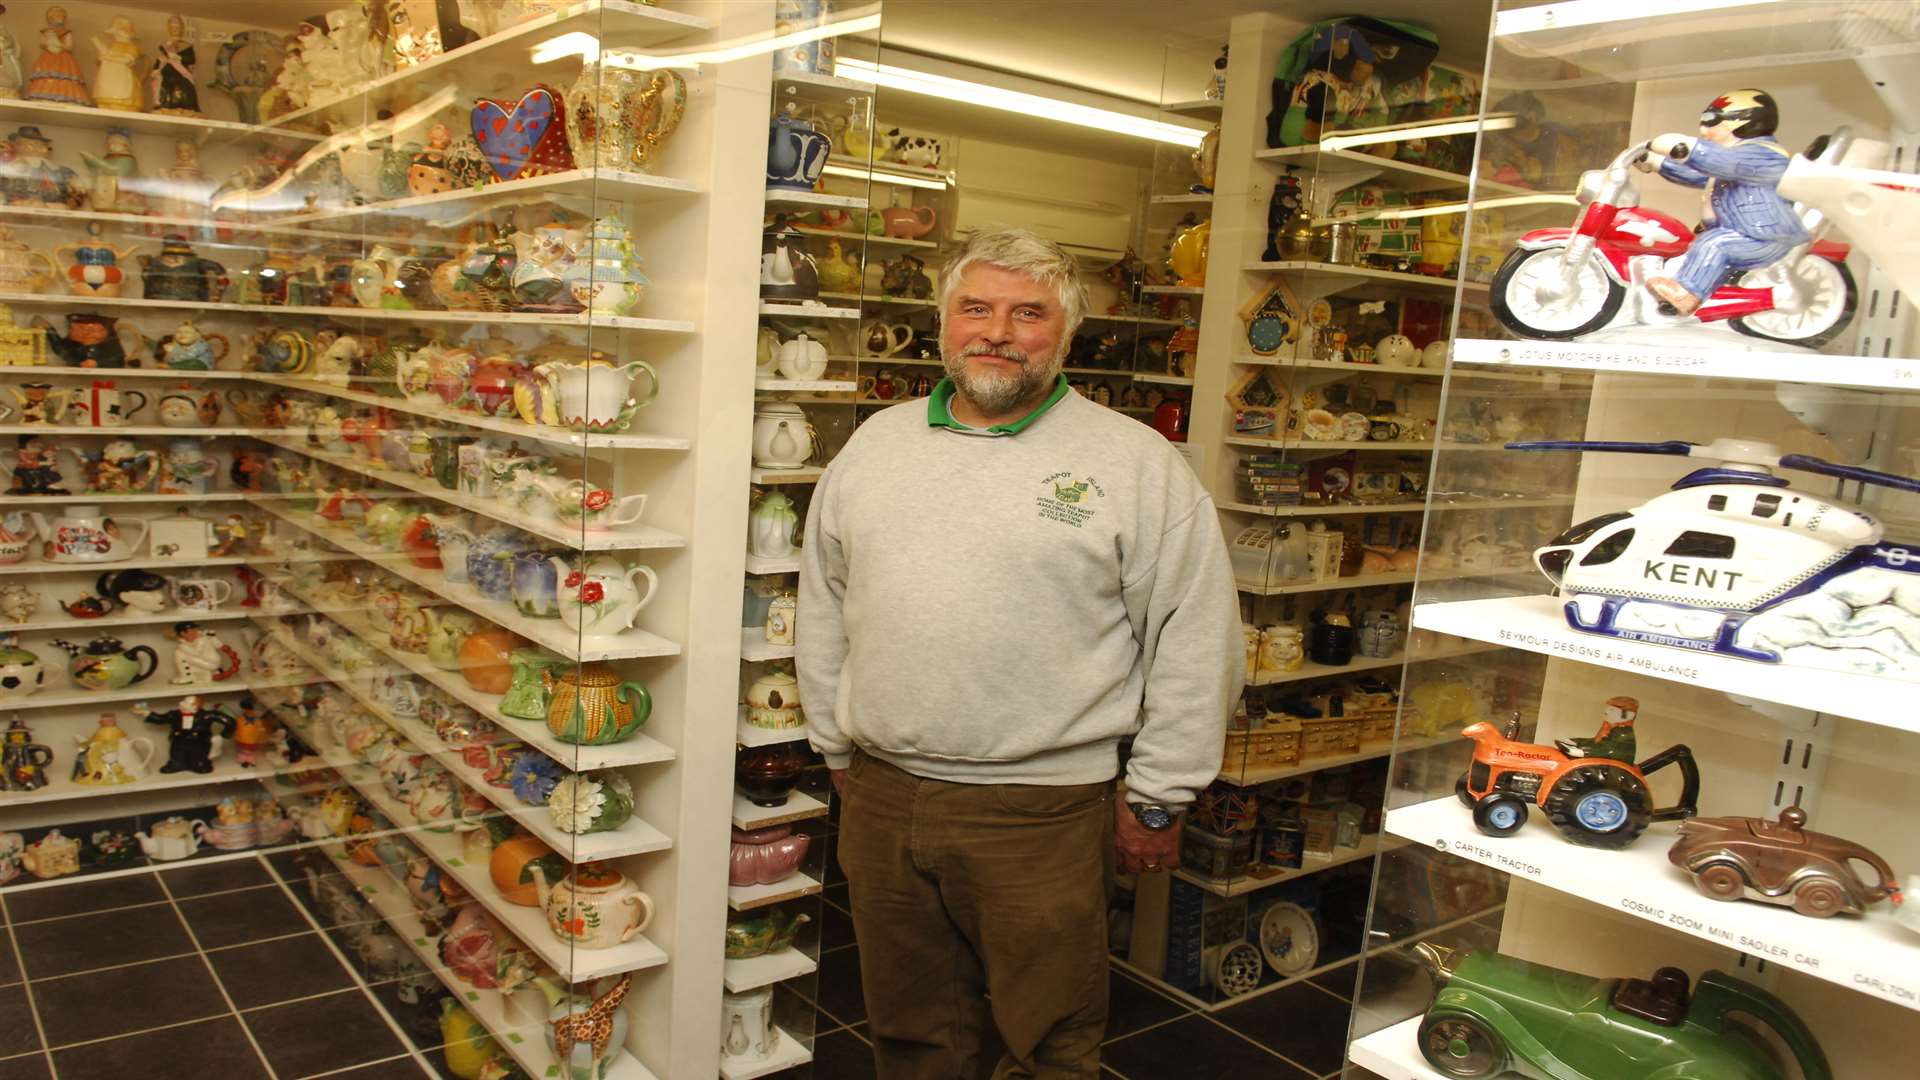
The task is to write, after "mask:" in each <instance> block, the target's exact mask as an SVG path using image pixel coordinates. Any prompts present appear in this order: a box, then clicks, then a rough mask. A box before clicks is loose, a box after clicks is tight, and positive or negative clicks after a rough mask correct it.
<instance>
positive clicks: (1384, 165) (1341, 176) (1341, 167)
mask: <svg viewBox="0 0 1920 1080" xmlns="http://www.w3.org/2000/svg"><path fill="white" fill-rule="evenodd" d="M1327 134H1328V135H1329V136H1331V135H1336V134H1343V133H1341V132H1328V133H1327ZM1253 156H1254V160H1256V161H1266V162H1271V163H1272V164H1275V165H1292V166H1294V167H1296V168H1298V169H1300V170H1301V172H1303V173H1304V174H1306V175H1307V176H1310V177H1316V178H1317V179H1318V180H1319V181H1320V182H1321V183H1323V184H1330V185H1331V186H1332V189H1333V190H1336V191H1337V190H1340V189H1342V188H1348V187H1352V186H1353V185H1355V184H1359V183H1373V184H1378V185H1380V186H1381V187H1388V188H1393V189H1394V190H1396V191H1408V192H1415V191H1448V190H1452V191H1460V192H1465V191H1466V189H1467V184H1468V183H1469V178H1468V177H1467V176H1466V175H1465V174H1462V173H1451V172H1443V171H1441V170H1440V169H1430V168H1428V167H1427V166H1425V165H1412V164H1408V163H1407V162H1404V161H1395V160H1393V159H1392V158H1384V157H1378V156H1375V155H1373V154H1363V153H1361V152H1360V151H1358V150H1322V149H1320V148H1319V147H1318V146H1282V147H1278V148H1275V149H1269V150H1256V151H1254V153H1253ZM1474 192H1475V194H1477V195H1479V196H1481V197H1485V196H1486V195H1488V194H1491V193H1497V194H1504V195H1538V194H1541V193H1540V192H1537V191H1534V190H1532V189H1530V188H1521V187H1514V186H1513V185H1511V184H1501V183H1496V182H1494V181H1492V180H1488V179H1487V178H1485V177H1481V178H1480V179H1479V182H1478V184H1477V185H1476V186H1475V188H1474Z"/></svg>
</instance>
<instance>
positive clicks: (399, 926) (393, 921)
mask: <svg viewBox="0 0 1920 1080" xmlns="http://www.w3.org/2000/svg"><path fill="white" fill-rule="evenodd" d="M339 847H340V845H338V844H329V845H326V847H325V850H326V851H327V852H328V854H329V855H331V856H332V857H333V859H334V861H335V862H336V863H338V864H339V866H340V873H342V874H344V875H346V877H347V880H349V881H351V882H353V884H354V887H355V888H356V889H358V890H359V892H360V895H361V897H362V898H364V899H365V900H366V901H367V903H368V904H370V905H372V907H373V910H374V911H375V912H377V913H378V914H379V915H380V917H381V918H382V919H384V920H385V921H386V923H387V925H388V926H390V927H392V928H393V932H394V934H395V936H397V937H399V938H400V940H402V941H404V942H406V943H407V948H409V949H411V950H413V954H414V955H415V956H417V957H419V958H420V962H421V963H422V964H424V965H426V967H427V969H428V970H430V971H432V972H433V974H434V976H435V977H437V978H438V979H439V980H440V982H441V983H442V984H443V985H445V986H446V988H447V990H448V991H449V992H450V993H452V994H453V996H454V997H455V998H456V999H457V1000H458V1001H459V1002H460V1004H461V1005H462V1006H463V1007H464V1008H466V1010H467V1011H468V1012H470V1013H472V1014H473V1018H474V1019H475V1020H478V1021H479V1022H480V1026H481V1027H484V1028H486V1029H487V1032H488V1034H491V1035H492V1036H493V1040H494V1042H496V1043H499V1044H500V1046H501V1047H503V1048H504V1049H505V1050H506V1051H507V1053H508V1054H509V1055H510V1056H511V1057H512V1058H513V1060H514V1061H516V1062H519V1064H520V1067H521V1068H523V1069H525V1070H526V1071H527V1075H529V1076H557V1075H558V1073H557V1071H556V1068H557V1066H556V1065H555V1063H554V1057H553V1051H551V1050H549V1049H547V1043H546V1033H545V1030H546V1022H545V1021H544V1020H540V1019H536V1020H528V1021H520V1022H516V1021H514V1020H513V1019H511V1018H510V1017H508V1016H507V1010H506V999H505V997H504V996H503V995H502V994H501V993H500V991H498V990H478V989H475V988H474V987H473V986H472V985H471V984H469V983H466V982H464V981H462V980H461V979H460V977H459V976H457V975H455V974H454V973H453V972H452V971H450V970H448V969H447V966H446V964H445V963H444V962H442V961H441V959H440V948H439V941H440V938H439V936H438V935H435V934H429V933H428V932H427V928H426V925H425V924H423V923H422V922H421V921H420V917H419V916H418V915H416V914H414V912H413V901H412V899H411V898H410V897H408V896H407V893H406V890H405V888H403V887H402V886H401V885H400V884H399V883H397V882H395V881H394V880H393V878H392V877H391V876H390V875H388V874H387V872H386V871H385V870H382V869H380V868H379V867H375V866H361V865H360V864H359V863H356V862H354V861H353V860H352V859H350V858H348V857H346V855H345V853H344V852H342V851H340V850H339ZM606 1080H653V1074H652V1073H650V1072H648V1071H647V1067H646V1066H644V1065H642V1064H640V1062H639V1060H638V1059H636V1058H635V1057H634V1056H633V1055H632V1054H630V1053H628V1052H627V1051H626V1050H624V1049H622V1050H620V1051H619V1056H618V1057H616V1058H615V1059H614V1060H613V1063H612V1064H611V1065H609V1066H608V1069H607V1072H606Z"/></svg>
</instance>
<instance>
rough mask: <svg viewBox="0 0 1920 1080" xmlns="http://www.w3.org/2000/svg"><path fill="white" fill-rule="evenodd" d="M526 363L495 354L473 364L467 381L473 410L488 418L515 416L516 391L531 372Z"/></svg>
mask: <svg viewBox="0 0 1920 1080" xmlns="http://www.w3.org/2000/svg"><path fill="white" fill-rule="evenodd" d="M531 370H532V369H531V368H529V367H528V365H527V363H526V361H524V360H520V359H517V358H515V357H512V356H508V355H507V354H505V353H495V354H494V355H492V356H488V357H483V358H482V359H481V360H480V361H479V362H478V363H476V364H474V365H473V375H472V377H471V378H470V379H469V380H468V384H467V385H468V388H469V390H470V391H471V392H472V398H471V402H472V407H473V408H474V409H475V410H476V411H478V412H480V413H481V414H482V415H485V416H512V415H514V407H513V392H514V389H515V388H516V387H518V386H519V385H520V381H521V380H522V379H525V378H527V377H528V375H529V374H530V373H531Z"/></svg>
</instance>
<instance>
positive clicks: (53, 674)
mask: <svg viewBox="0 0 1920 1080" xmlns="http://www.w3.org/2000/svg"><path fill="white" fill-rule="evenodd" d="M75 636H76V637H78V636H81V632H80V631H76V632H75ZM227 644H228V645H231V646H233V651H234V652H236V653H239V654H240V673H239V674H238V675H235V676H234V677H233V678H231V679H228V680H227V681H225V682H206V683H189V684H187V685H184V686H182V685H179V684H177V683H172V682H169V681H167V675H166V673H167V671H168V670H170V665H169V664H167V662H166V661H164V660H163V661H161V662H160V668H159V669H158V670H156V671H155V672H154V673H153V675H152V676H151V677H149V678H148V679H147V681H146V682H140V683H135V684H133V685H132V686H129V687H127V688H126V689H125V690H68V691H65V692H56V691H51V690H44V689H43V690H41V691H40V692H39V693H37V694H33V695H31V696H28V697H8V698H0V712H31V711H33V710H37V709H62V708H82V709H84V708H91V707H92V706H94V705H110V704H113V703H115V702H121V701H151V702H155V703H159V702H165V701H176V700H178V699H180V698H183V697H186V696H187V695H188V694H199V695H200V696H201V697H212V696H214V695H217V694H241V693H246V692H247V691H249V690H269V689H272V688H273V687H276V686H305V685H307V684H308V683H311V682H316V681H318V679H319V676H318V675H313V674H307V675H300V676H294V677H289V678H280V679H256V678H252V677H250V676H249V675H248V674H247V648H246V643H245V642H243V641H242V642H234V641H229V642H227ZM34 651H35V652H37V653H39V654H40V663H41V665H42V666H43V667H45V668H46V669H47V681H48V682H49V683H51V682H53V681H54V680H64V679H65V677H66V671H67V660H68V657H67V654H66V652H65V651H64V650H62V649H61V648H60V647H59V646H56V645H46V646H43V647H39V648H36V649H35V650H34ZM128 734H138V733H137V732H134V731H132V730H131V728H129V730H128ZM159 767H160V766H159V765H157V764H156V765H155V766H154V768H156V769H157V768H159ZM3 801H4V797H0V802H3Z"/></svg>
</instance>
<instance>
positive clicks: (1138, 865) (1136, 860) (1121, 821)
mask: <svg viewBox="0 0 1920 1080" xmlns="http://www.w3.org/2000/svg"><path fill="white" fill-rule="evenodd" d="M1180 825H1181V819H1180V818H1174V819H1173V826H1172V827H1171V828H1167V829H1159V830H1155V829H1149V828H1147V827H1146V826H1145V825H1142V824H1140V820H1139V819H1138V818H1136V817H1134V816H1133V811H1132V810H1130V809H1128V808H1127V802H1126V800H1125V799H1115V800H1113V846H1114V848H1115V850H1117V851H1118V852H1119V854H1120V869H1121V871H1122V872H1124V873H1128V874H1138V873H1141V872H1142V871H1145V872H1147V873H1153V872H1156V871H1160V870H1171V869H1173V868H1174V867H1176V866H1178V865H1180Z"/></svg>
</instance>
